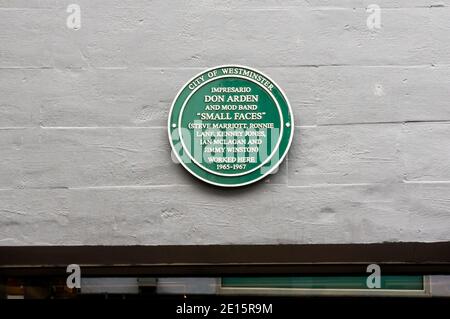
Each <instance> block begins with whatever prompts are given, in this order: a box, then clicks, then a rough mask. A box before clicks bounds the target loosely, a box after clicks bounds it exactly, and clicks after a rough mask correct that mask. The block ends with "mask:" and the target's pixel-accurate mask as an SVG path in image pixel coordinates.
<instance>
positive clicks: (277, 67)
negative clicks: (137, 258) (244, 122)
mask: <svg viewBox="0 0 450 319" xmlns="http://www.w3.org/2000/svg"><path fill="white" fill-rule="evenodd" d="M70 3H72V2H67V3H66V2H65V1H56V0H26V1H25V0H0V93H1V94H0V160H1V165H0V245H78V244H79V245H88V244H90V245H95V244H102V245H103V244H104V245H116V244H117V245H134V244H142V245H160V244H262V243H354V242H358V243H369V242H386V241H388V242H396V241H423V242H432V241H444V240H450V89H449V88H450V53H449V52H450V47H449V44H450V42H449V41H448V39H449V34H450V7H449V5H450V3H449V2H448V1H434V0H396V1H387V0H380V1H378V2H372V1H365V0H346V1H337V0H336V1H331V0H308V1H306V0H298V1H294V0H287V1H277V0H263V1H261V0H258V1H256V0H252V1H237V0H228V1H219V0H214V1H206V0H204V1H195V2H192V1H181V0H177V1H163V0H158V1H144V0H133V1H132V0H121V1H118V0H113V1H106V0H105V1H98V0H97V1H91V0H89V1H88V0H82V1H76V3H78V4H79V5H80V7H81V19H82V20H81V21H82V24H81V25H82V28H81V29H80V30H77V31H74V30H70V29H68V28H67V27H66V18H67V13H66V10H65V9H66V7H67V5H68V4H70ZM372 3H376V4H378V5H379V6H380V7H381V8H382V11H381V19H382V21H381V22H382V23H381V29H379V30H374V31H370V30H369V29H368V28H367V26H366V18H367V16H368V14H367V13H366V11H365V8H366V6H367V5H369V4H372ZM224 63H227V64H228V63H231V64H233V63H235V64H244V65H249V66H252V67H256V68H258V69H260V70H261V71H263V72H265V73H267V74H269V75H270V76H271V77H272V78H273V79H274V80H276V81H277V82H278V83H279V84H280V85H281V86H282V87H283V88H284V90H285V91H286V94H287V96H288V97H289V99H290V101H291V104H292V107H293V110H294V114H295V117H296V123H297V124H298V125H299V127H297V130H296V136H295V139H294V142H293V146H292V149H291V151H290V154H289V156H288V159H287V160H286V161H285V162H284V163H283V165H282V167H281V169H280V171H279V173H278V174H277V175H273V176H270V177H269V178H268V179H266V180H265V181H263V182H260V183H258V184H256V185H252V186H249V187H244V188H239V189H220V188H217V187H211V186H209V185H206V184H203V183H201V182H199V181H198V180H196V179H195V178H193V177H191V176H190V175H189V174H188V173H187V172H186V171H185V170H184V169H183V168H182V167H180V166H179V165H176V164H174V163H172V161H171V160H170V147H169V142H168V139H167V136H166V128H165V125H166V120H167V116H168V111H169V107H170V103H171V101H172V99H173V98H174V96H175V94H176V92H177V91H178V89H179V88H180V87H181V86H182V85H183V84H184V83H185V81H187V80H188V79H189V78H191V77H192V76H193V75H195V74H196V73H198V72H200V71H201V70H203V69H205V68H207V67H211V66H214V65H220V64H224Z"/></svg>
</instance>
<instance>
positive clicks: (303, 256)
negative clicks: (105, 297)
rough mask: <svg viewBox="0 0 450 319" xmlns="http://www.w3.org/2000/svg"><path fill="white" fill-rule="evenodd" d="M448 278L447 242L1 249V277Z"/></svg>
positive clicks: (449, 251) (448, 248) (449, 255)
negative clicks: (378, 270)
mask: <svg viewBox="0 0 450 319" xmlns="http://www.w3.org/2000/svg"><path fill="white" fill-rule="evenodd" d="M372 263H376V264H379V265H380V266H382V269H383V272H384V273H385V274H387V273H392V274H450V242H437V243H411V242H408V243H380V244H331V245H325V244H321V245H204V246H203V245H200V246H26V247H23V246H20V247H0V275H1V274H18V275H33V274H48V275H52V274H55V275H56V274H60V273H61V271H65V267H66V266H67V265H69V264H78V265H80V266H82V267H83V273H84V274H86V275H93V276H94V275H102V276H105V275H108V274H111V275H114V276H127V275H152V276H161V275H171V276H172V275H174V276H190V275H192V276H208V275H213V276H218V275H235V274H255V275H262V274H295V273H308V274H314V273H317V274H323V273H338V274H345V273H348V274H350V273H351V274H362V273H366V267H367V265H368V264H372Z"/></svg>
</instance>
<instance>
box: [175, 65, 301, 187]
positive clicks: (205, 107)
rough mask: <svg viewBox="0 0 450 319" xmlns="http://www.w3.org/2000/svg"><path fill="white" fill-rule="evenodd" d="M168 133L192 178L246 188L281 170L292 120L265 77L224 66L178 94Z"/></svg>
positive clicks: (277, 90) (275, 87) (284, 100)
mask: <svg viewBox="0 0 450 319" xmlns="http://www.w3.org/2000/svg"><path fill="white" fill-rule="evenodd" d="M168 130H169V140H170V144H171V146H172V150H173V152H174V154H175V155H176V157H177V159H178V161H179V162H180V163H181V164H182V165H183V166H184V167H185V168H186V169H187V170H188V171H189V172H190V173H191V174H193V175H194V176H196V177H198V178H199V179H201V180H203V181H205V182H207V183H210V184H214V185H218V186H228V187H231V186H243V185H247V184H250V183H253V182H256V181H258V180H260V179H262V178H264V177H265V176H267V175H268V174H270V173H272V172H273V171H274V170H276V169H277V168H278V166H279V165H280V163H281V162H282V160H283V159H284V157H285V156H286V154H287V152H288V150H289V146H290V145H291V142H292V137H293V134H294V119H293V116H292V110H291V107H290V105H289V102H288V100H287V98H286V96H285V95H284V93H283V91H282V90H281V89H280V88H279V87H278V85H276V83H275V82H274V81H273V80H272V79H270V78H269V77H268V76H267V75H264V74H263V73H261V72H259V71H256V70H254V69H251V68H249V67H245V66H236V65H225V66H218V67H214V68H212V69H208V70H206V71H204V72H202V73H200V74H198V75H197V76H195V77H194V78H192V79H191V80H190V81H189V82H188V83H187V84H186V85H185V86H184V87H183V88H182V89H181V90H180V91H179V92H178V94H177V96H176V97H175V100H174V101H173V104H172V108H171V110H170V114H169V122H168Z"/></svg>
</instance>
